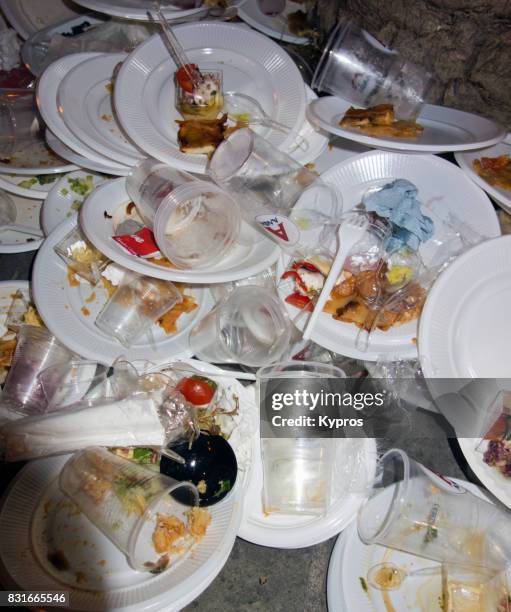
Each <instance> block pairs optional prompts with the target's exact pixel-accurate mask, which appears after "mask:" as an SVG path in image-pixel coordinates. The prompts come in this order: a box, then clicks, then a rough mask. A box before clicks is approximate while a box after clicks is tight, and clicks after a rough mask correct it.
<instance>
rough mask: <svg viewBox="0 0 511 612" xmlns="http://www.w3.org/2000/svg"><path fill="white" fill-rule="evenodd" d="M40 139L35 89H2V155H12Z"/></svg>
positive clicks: (0, 112) (0, 98) (0, 94)
mask: <svg viewBox="0 0 511 612" xmlns="http://www.w3.org/2000/svg"><path fill="white" fill-rule="evenodd" d="M40 141H41V134H40V125H39V120H38V115H37V111H36V106H35V92H34V90H33V89H0V155H1V156H2V157H10V156H11V155H13V154H14V153H15V152H16V151H17V150H19V149H22V148H24V147H25V146H27V145H29V144H30V143H31V142H34V143H35V142H40Z"/></svg>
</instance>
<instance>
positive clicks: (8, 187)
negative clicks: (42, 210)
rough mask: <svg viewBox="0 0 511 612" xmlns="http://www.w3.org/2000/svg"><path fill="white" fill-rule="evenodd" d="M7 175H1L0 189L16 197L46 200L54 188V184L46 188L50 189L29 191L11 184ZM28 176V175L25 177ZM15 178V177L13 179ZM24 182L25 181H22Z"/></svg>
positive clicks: (26, 188)
mask: <svg viewBox="0 0 511 612" xmlns="http://www.w3.org/2000/svg"><path fill="white" fill-rule="evenodd" d="M39 174H44V173H43V172H39ZM4 176H5V175H3V174H0V189H3V190H4V191H8V192H9V193H14V194H15V195H19V196H22V197H23V198H31V199H33V200H45V199H46V198H47V197H48V194H49V193H50V191H51V188H52V187H53V184H50V183H48V184H47V185H45V187H49V189H44V190H43V189H41V190H38V189H29V188H28V187H20V186H19V185H16V183H11V182H10V181H8V180H7V179H5V178H4ZM23 176H27V175H23ZM13 178H14V177H13ZM22 180H23V179H22Z"/></svg>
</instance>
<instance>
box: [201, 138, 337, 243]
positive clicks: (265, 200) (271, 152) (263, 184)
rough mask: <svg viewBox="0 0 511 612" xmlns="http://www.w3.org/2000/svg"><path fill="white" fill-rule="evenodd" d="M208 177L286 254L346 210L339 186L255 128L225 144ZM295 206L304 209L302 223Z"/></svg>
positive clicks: (247, 219)
mask: <svg viewBox="0 0 511 612" xmlns="http://www.w3.org/2000/svg"><path fill="white" fill-rule="evenodd" d="M208 173H209V175H210V176H211V178H212V179H213V180H214V181H215V183H216V184H217V185H218V186H220V187H222V188H223V189H224V190H225V191H226V192H227V193H229V194H230V195H231V196H232V197H233V198H234V199H235V200H236V201H237V202H238V203H239V206H240V208H241V212H242V215H243V218H244V220H245V221H246V222H247V223H249V224H250V225H252V226H253V227H255V228H256V229H258V230H259V231H260V232H262V233H263V234H264V235H265V236H266V237H269V238H272V239H273V240H274V241H276V242H277V243H278V244H279V246H280V247H281V248H283V249H285V250H295V249H296V247H297V245H299V244H300V242H301V240H302V231H303V230H307V229H310V228H312V227H316V226H319V225H321V226H322V225H323V224H324V223H325V221H328V220H329V219H331V218H338V217H339V215H340V214H341V212H342V197H341V195H340V194H339V193H338V192H337V191H336V190H335V189H334V188H333V187H331V186H329V185H326V184H325V183H324V182H323V181H322V180H321V179H319V178H318V175H317V174H316V173H315V172H312V171H311V170H309V169H308V168H305V167H304V166H302V165H300V164H299V163H298V162H296V161H295V160H294V159H292V158H291V157H289V156H288V155H286V154H285V153H283V152H282V151H279V150H278V149H277V148H275V147H274V146H273V145H272V144H271V143H269V142H268V141H267V140H265V139H264V138H262V137H260V136H258V135H257V134H255V133H254V132H253V131H252V130H250V129H249V128H243V129H240V130H236V131H235V132H233V133H232V134H231V135H230V136H229V138H227V139H226V140H224V142H223V143H222V144H221V145H220V146H219V147H218V148H217V149H216V151H215V153H214V154H213V156H212V158H211V160H210V163H209V166H208ZM295 207H296V208H297V209H298V208H299V209H301V212H300V214H299V215H298V217H299V219H297V220H294V219H293V218H292V217H293V209H294V208H295ZM311 210H312V213H311ZM318 211H319V212H320V213H321V218H320V222H319V223H318V218H319V214H318Z"/></svg>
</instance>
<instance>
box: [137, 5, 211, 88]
mask: <svg viewBox="0 0 511 612" xmlns="http://www.w3.org/2000/svg"><path fill="white" fill-rule="evenodd" d="M154 12H155V14H156V16H157V18H158V19H154V16H153V15H152V14H151V13H148V15H149V17H151V19H152V20H153V21H157V22H158V23H159V24H160V25H161V29H162V31H163V34H164V36H165V41H164V42H166V43H167V44H166V45H165V46H166V47H167V49H168V51H169V52H170V54H171V56H172V59H173V60H174V62H175V63H176V66H177V67H178V68H183V69H184V71H185V72H186V74H187V76H188V78H189V79H190V81H192V83H193V84H194V86H195V87H196V86H197V85H198V84H199V83H200V78H201V73H200V71H199V69H198V68H197V69H195V70H194V69H192V68H191V66H192V64H191V62H190V61H189V59H188V57H187V56H186V53H185V50H184V49H183V47H182V46H181V43H180V42H179V41H178V39H177V38H176V36H175V34H174V32H173V31H172V28H171V27H170V26H169V24H168V23H167V20H166V19H165V15H164V14H163V12H162V10H161V6H160V1H159V0H156V2H155V3H154Z"/></svg>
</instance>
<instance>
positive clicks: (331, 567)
mask: <svg viewBox="0 0 511 612" xmlns="http://www.w3.org/2000/svg"><path fill="white" fill-rule="evenodd" d="M451 480H453V481H454V482H456V483H457V484H459V485H461V486H462V487H465V488H466V489H468V491H470V492H471V493H473V494H474V495H477V496H478V497H481V498H482V499H485V500H487V501H488V497H487V496H486V495H485V494H484V493H483V492H482V491H481V489H480V488H479V487H478V486H477V485H475V484H474V483H472V482H468V481H465V480H461V479H460V478H451ZM489 501H491V500H489ZM356 530H357V526H356V524H355V523H352V524H351V525H349V527H348V528H347V529H346V530H344V531H343V532H342V533H341V534H340V535H339V537H338V538H337V541H336V542H335V545H334V547H333V549H332V553H331V555H330V562H329V564H328V572H327V606H328V610H329V611H330V612H352V609H351V608H349V607H348V606H347V602H346V599H345V598H344V596H343V589H342V586H343V585H342V581H341V580H340V577H341V576H342V568H343V561H344V552H345V549H346V546H347V543H348V540H349V538H350V537H355V536H354V532H356ZM357 586H358V585H357ZM373 611H374V606H372V605H371V603H370V600H369V599H367V608H366V610H357V612H373ZM410 612H413V611H412V610H410Z"/></svg>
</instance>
